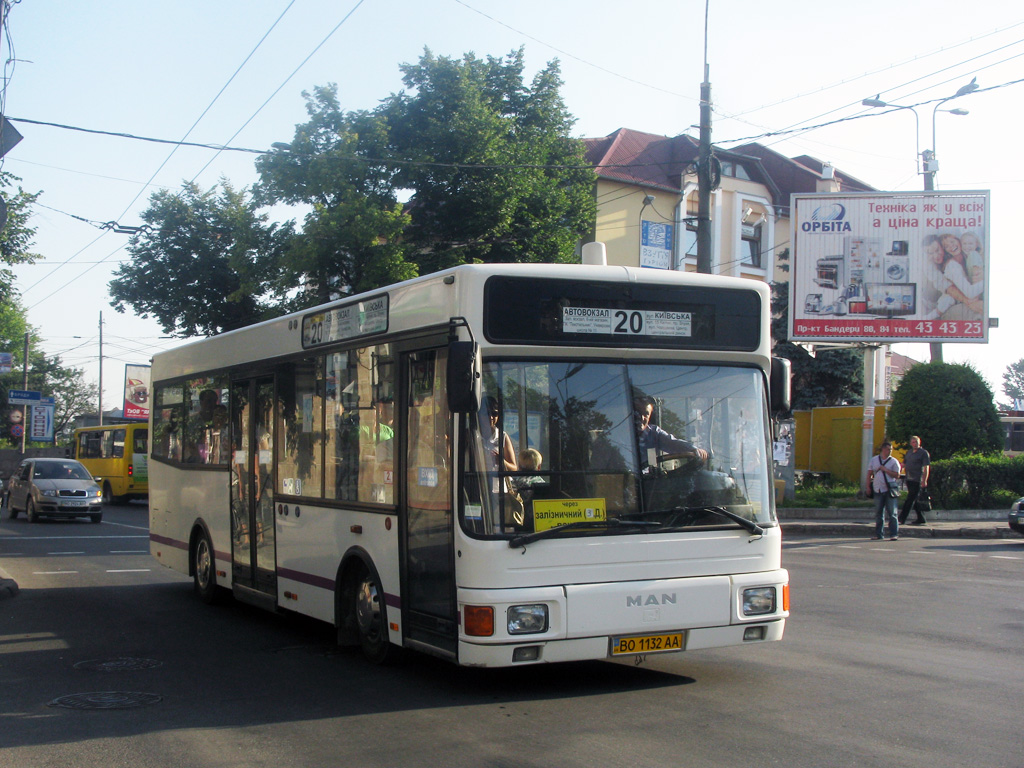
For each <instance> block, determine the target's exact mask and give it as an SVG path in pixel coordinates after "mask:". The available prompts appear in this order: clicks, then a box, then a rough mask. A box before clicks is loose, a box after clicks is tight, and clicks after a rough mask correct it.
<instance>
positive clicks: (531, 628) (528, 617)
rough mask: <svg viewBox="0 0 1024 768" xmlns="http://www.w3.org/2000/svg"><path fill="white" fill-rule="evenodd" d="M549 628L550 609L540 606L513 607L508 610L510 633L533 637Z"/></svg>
mask: <svg viewBox="0 0 1024 768" xmlns="http://www.w3.org/2000/svg"><path fill="white" fill-rule="evenodd" d="M547 628H548V607H547V606H546V605H544V604H539V605H513V606H512V607H510V608H509V609H508V633H509V634H510V635H532V634H536V633H538V632H545V631H547Z"/></svg>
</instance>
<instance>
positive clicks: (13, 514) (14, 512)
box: [7, 494, 18, 520]
mask: <svg viewBox="0 0 1024 768" xmlns="http://www.w3.org/2000/svg"><path fill="white" fill-rule="evenodd" d="M7 516H8V517H9V518H11V520H13V519H14V518H16V517H17V516H18V510H16V509H15V508H14V505H13V504H12V503H11V496H10V494H8V495H7Z"/></svg>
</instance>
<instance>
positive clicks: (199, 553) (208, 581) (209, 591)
mask: <svg viewBox="0 0 1024 768" xmlns="http://www.w3.org/2000/svg"><path fill="white" fill-rule="evenodd" d="M191 558H192V562H191V571H192V587H193V590H194V591H195V593H196V596H197V597H198V598H199V599H200V600H202V601H203V602H204V603H206V604H207V605H213V604H214V603H215V602H217V562H216V559H215V557H214V554H213V544H211V543H210V536H209V535H208V534H207V533H206V531H200V532H199V535H198V536H196V539H195V543H194V544H193V545H192V555H191Z"/></svg>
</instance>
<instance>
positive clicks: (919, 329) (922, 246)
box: [789, 190, 991, 343]
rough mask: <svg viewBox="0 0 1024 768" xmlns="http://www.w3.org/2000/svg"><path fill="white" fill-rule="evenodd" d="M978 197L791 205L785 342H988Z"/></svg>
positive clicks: (816, 199)
mask: <svg viewBox="0 0 1024 768" xmlns="http://www.w3.org/2000/svg"><path fill="white" fill-rule="evenodd" d="M990 208H991V206H990V200H989V193H988V192H987V191H981V192H978V191H970V192H949V191H941V192H940V191H931V190H929V191H922V192H873V193H869V194H856V195H844V194H807V195H801V194H797V195H793V196H792V198H791V210H792V217H791V226H792V231H791V237H790V240H791V242H792V243H793V249H792V261H791V272H790V274H791V278H790V290H789V338H790V340H791V341H808V342H837V341H855V342H877V343H892V342H899V341H926V342H979V343H985V342H987V341H988V327H989V323H988V294H989V291H988V290H987V289H986V288H987V286H988V285H989V284H990V283H991V275H990V274H989V248H988V235H989V231H990V226H989V211H990Z"/></svg>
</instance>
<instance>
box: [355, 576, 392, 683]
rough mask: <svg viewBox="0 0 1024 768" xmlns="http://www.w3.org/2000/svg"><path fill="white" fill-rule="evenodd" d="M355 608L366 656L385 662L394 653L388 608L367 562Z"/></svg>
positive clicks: (357, 586) (359, 578)
mask: <svg viewBox="0 0 1024 768" xmlns="http://www.w3.org/2000/svg"><path fill="white" fill-rule="evenodd" d="M352 610H353V613H354V615H355V619H356V630H357V632H358V633H359V645H360V646H361V647H362V649H363V655H364V656H366V658H367V659H368V660H369V661H370V662H372V663H374V664H383V663H384V661H385V660H386V659H387V658H388V656H389V654H390V652H391V642H390V641H389V640H388V629H387V626H388V625H387V616H386V612H385V611H386V608H385V605H384V601H383V595H382V593H381V589H380V585H379V584H378V583H377V580H376V579H375V578H374V576H373V574H371V573H370V571H369V569H368V568H367V567H366V566H365V565H364V566H361V567H360V569H359V572H358V574H357V575H356V581H355V603H354V605H353V606H352Z"/></svg>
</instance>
